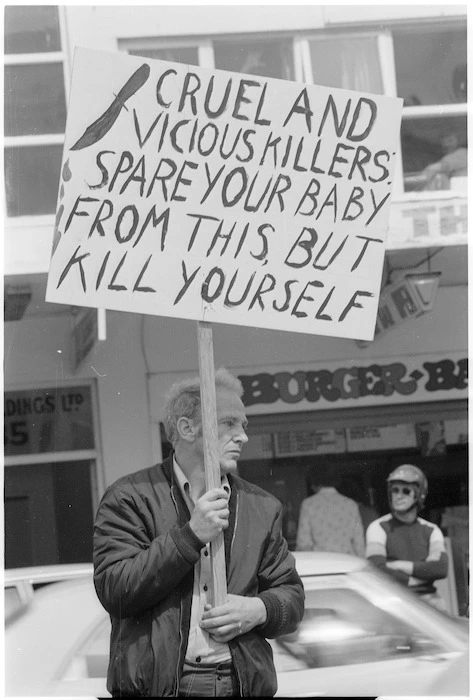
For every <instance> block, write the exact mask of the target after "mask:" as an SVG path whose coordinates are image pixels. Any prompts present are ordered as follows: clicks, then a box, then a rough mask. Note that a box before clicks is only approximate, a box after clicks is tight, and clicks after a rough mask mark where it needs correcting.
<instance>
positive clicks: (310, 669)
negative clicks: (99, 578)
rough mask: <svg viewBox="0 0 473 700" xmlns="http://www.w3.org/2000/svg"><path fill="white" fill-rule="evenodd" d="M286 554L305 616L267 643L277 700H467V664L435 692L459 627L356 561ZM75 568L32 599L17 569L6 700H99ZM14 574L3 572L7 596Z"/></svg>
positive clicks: (101, 679) (104, 620)
mask: <svg viewBox="0 0 473 700" xmlns="http://www.w3.org/2000/svg"><path fill="white" fill-rule="evenodd" d="M294 554H295V557H296V561H297V568H298V571H299V573H300V575H301V577H302V580H303V582H304V587H305V592H306V612H305V615H304V619H303V621H302V623H301V625H300V627H299V629H298V631H297V632H296V633H294V634H290V635H287V636H285V637H280V638H279V639H277V640H272V641H271V644H272V647H273V651H274V660H275V664H276V669H277V673H278V684H279V688H278V693H277V694H278V695H280V696H285V697H304V696H305V697H314V696H352V697H353V696H381V695H390V696H393V695H396V696H415V695H417V696H419V695H427V696H433V695H436V694H438V693H436V687H439V688H442V690H441V693H442V694H443V695H445V694H447V695H448V694H450V695H461V694H465V695H467V694H468V666H467V664H462V665H461V668H462V669H463V671H462V672H460V673H455V674H454V676H453V678H450V679H449V681H448V689H449V692H446V689H445V683H442V679H443V678H444V677H445V678H446V677H447V676H451V675H452V674H451V673H450V674H449V670H450V669H451V668H455V667H456V666H458V664H459V663H460V662H461V659H462V658H465V657H467V655H468V642H469V635H468V624H467V622H466V621H460V620H455V619H453V618H450V617H448V616H447V615H445V614H443V613H440V612H438V611H437V610H435V609H434V608H432V607H430V606H428V605H427V604H426V603H423V602H422V601H420V600H419V599H418V598H417V597H416V596H415V595H413V594H411V593H410V592H409V591H407V590H405V589H404V588H403V587H401V586H400V585H398V584H397V583H395V582H391V580H390V579H389V578H388V577H387V576H385V575H384V574H382V573H380V572H378V571H377V570H376V569H374V568H373V567H372V566H371V565H369V564H368V563H367V562H366V561H365V560H363V559H357V558H355V557H350V556H346V555H341V554H329V553H321V552H320V553H319V552H295V553H294ZM81 566H82V571H79V570H78V569H76V571H75V572H74V573H73V574H71V573H70V567H63V569H64V578H65V577H66V575H69V577H70V576H72V579H71V580H67V581H63V582H61V583H51V584H50V585H47V586H42V587H41V588H39V589H37V590H35V591H34V592H32V588H33V586H34V585H36V583H37V580H38V579H36V578H35V577H34V576H32V575H30V576H29V577H28V573H27V572H25V571H24V570H23V581H25V580H27V581H29V585H30V586H31V591H30V593H31V594H30V595H29V597H28V599H27V600H26V601H25V602H24V603H23V604H22V606H20V610H19V611H18V610H17V612H16V614H15V615H14V616H13V618H11V620H10V622H9V623H7V627H6V632H5V675H6V679H5V684H6V687H5V690H6V695H7V696H31V695H33V696H34V695H36V696H60V697H63V698H64V697H71V696H83V697H84V696H89V697H109V693H108V692H107V690H106V672H107V663H108V645H109V634H110V622H109V618H108V615H107V614H106V612H105V611H104V609H103V608H102V606H101V605H100V603H99V601H98V599H97V597H96V594H95V591H94V586H93V582H92V566H91V565H85V568H84V565H81ZM49 568H50V567H44V568H43V576H46V575H47V572H45V571H44V570H47V569H49ZM55 569H56V571H55V576H56V577H60V569H61V567H59V569H58V568H57V567H55ZM21 571H22V570H17V571H16V572H14V571H6V573H5V585H6V587H7V588H8V587H10V588H11V587H12V586H15V585H17V583H18V580H19V579H18V576H19V575H20V574H19V572H20V573H21ZM68 572H69V573H68ZM36 573H37V574H38V571H37V572H36ZM7 613H8V610H7ZM462 622H464V624H463V623H462Z"/></svg>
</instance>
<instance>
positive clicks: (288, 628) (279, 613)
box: [257, 504, 305, 639]
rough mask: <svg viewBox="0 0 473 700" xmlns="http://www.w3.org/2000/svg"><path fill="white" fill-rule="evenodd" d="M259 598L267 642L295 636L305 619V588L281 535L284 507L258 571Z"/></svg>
mask: <svg viewBox="0 0 473 700" xmlns="http://www.w3.org/2000/svg"><path fill="white" fill-rule="evenodd" d="M258 586H259V592H258V594H257V595H258V597H259V598H261V600H262V601H263V603H264V605H265V607H266V612H267V619H266V622H265V623H264V624H263V625H261V626H260V627H258V628H257V629H258V631H259V632H260V633H261V634H262V635H263V636H264V637H266V638H269V639H271V638H274V637H279V636H280V635H282V634H289V633H291V632H294V631H295V630H296V629H297V628H298V626H299V624H300V622H301V620H302V617H303V615H304V599H305V598H304V587H303V585H302V581H301V579H300V577H299V574H298V573H297V571H296V564H295V560H294V557H293V555H292V554H291V552H290V551H289V548H288V546H287V542H286V540H285V539H284V537H283V535H282V506H281V504H279V506H278V508H277V511H276V515H275V518H274V520H273V523H272V527H271V530H270V532H269V536H268V540H267V545H266V547H265V549H264V552H263V556H262V558H261V562H260V566H259V570H258Z"/></svg>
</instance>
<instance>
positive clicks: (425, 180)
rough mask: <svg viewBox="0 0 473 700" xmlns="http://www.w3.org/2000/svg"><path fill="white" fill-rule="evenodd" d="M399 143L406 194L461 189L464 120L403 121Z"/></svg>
mask: <svg viewBox="0 0 473 700" xmlns="http://www.w3.org/2000/svg"><path fill="white" fill-rule="evenodd" d="M401 144H402V154H403V166H404V187H405V190H406V191H422V190H445V189H458V188H459V186H460V187H461V188H462V189H463V186H462V180H464V179H465V178H466V176H467V161H468V151H467V120H466V117H433V118H426V119H404V120H403V122H402V127H401Z"/></svg>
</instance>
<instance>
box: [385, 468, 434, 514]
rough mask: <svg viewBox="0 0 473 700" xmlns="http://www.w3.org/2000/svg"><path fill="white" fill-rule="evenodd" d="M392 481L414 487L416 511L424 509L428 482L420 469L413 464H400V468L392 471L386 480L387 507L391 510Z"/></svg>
mask: <svg viewBox="0 0 473 700" xmlns="http://www.w3.org/2000/svg"><path fill="white" fill-rule="evenodd" d="M394 481H404V482H405V483H407V484H411V485H414V486H415V487H416V488H415V490H416V499H415V505H416V506H417V509H418V510H422V508H423V507H424V503H425V499H426V498H427V492H428V487H429V485H428V482H427V477H426V476H425V474H424V472H423V471H422V469H419V467H416V466H414V465H413V464H401V466H400V467H396V469H395V470H394V471H392V472H391V474H390V475H389V476H388V478H387V486H388V500H389V506H390V508H391V509H392V501H391V484H392V483H393V482H394Z"/></svg>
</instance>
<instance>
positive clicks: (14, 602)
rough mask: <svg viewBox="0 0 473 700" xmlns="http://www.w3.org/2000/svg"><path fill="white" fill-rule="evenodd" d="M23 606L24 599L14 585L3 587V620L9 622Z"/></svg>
mask: <svg viewBox="0 0 473 700" xmlns="http://www.w3.org/2000/svg"><path fill="white" fill-rule="evenodd" d="M23 607H24V601H23V600H22V598H21V596H20V592H19V590H18V588H17V587H16V586H6V587H5V622H7V623H8V622H10V621H11V620H12V619H13V618H14V617H16V615H18V613H19V612H20V611H21V610H22V608H23Z"/></svg>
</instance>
